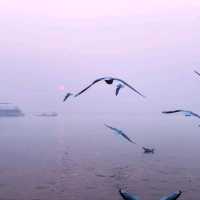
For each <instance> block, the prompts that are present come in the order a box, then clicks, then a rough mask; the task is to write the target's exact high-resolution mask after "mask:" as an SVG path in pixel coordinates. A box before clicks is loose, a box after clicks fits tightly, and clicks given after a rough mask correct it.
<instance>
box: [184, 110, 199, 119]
mask: <svg viewBox="0 0 200 200" xmlns="http://www.w3.org/2000/svg"><path fill="white" fill-rule="evenodd" d="M187 112H188V113H189V114H191V115H193V116H195V117H198V118H200V116H199V115H198V114H196V113H194V112H192V111H187Z"/></svg>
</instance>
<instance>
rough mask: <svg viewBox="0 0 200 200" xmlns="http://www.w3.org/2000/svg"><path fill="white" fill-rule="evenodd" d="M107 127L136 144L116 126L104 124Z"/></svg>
mask: <svg viewBox="0 0 200 200" xmlns="http://www.w3.org/2000/svg"><path fill="white" fill-rule="evenodd" d="M104 125H105V126H106V127H107V128H109V129H111V130H113V131H115V132H117V133H118V134H119V135H121V136H122V137H123V138H125V139H126V140H128V141H129V142H131V143H133V144H136V143H135V142H134V141H133V140H131V139H130V138H129V137H128V136H127V135H126V134H125V133H123V131H121V130H119V129H117V128H114V127H112V126H109V125H107V124H104Z"/></svg>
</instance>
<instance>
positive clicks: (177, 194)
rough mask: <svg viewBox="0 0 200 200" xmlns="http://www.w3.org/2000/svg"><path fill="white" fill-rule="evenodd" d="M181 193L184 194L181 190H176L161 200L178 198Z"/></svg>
mask: <svg viewBox="0 0 200 200" xmlns="http://www.w3.org/2000/svg"><path fill="white" fill-rule="evenodd" d="M181 194H182V192H181V191H178V192H174V193H172V194H170V195H169V196H166V197H162V198H161V199H160V200H176V199H178V198H179V197H180V196H181Z"/></svg>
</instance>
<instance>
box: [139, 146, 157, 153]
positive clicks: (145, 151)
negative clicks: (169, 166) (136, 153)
mask: <svg viewBox="0 0 200 200" xmlns="http://www.w3.org/2000/svg"><path fill="white" fill-rule="evenodd" d="M142 149H143V150H144V153H154V150H155V149H153V148H151V149H150V148H147V147H142Z"/></svg>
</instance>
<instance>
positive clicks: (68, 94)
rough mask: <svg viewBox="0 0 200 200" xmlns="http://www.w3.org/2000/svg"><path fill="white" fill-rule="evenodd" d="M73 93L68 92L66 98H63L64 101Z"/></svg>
mask: <svg viewBox="0 0 200 200" xmlns="http://www.w3.org/2000/svg"><path fill="white" fill-rule="evenodd" d="M71 95H72V94H71V93H67V94H66V95H65V98H64V99H63V101H66V100H67V99H68V98H69V97H70V96H71Z"/></svg>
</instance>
